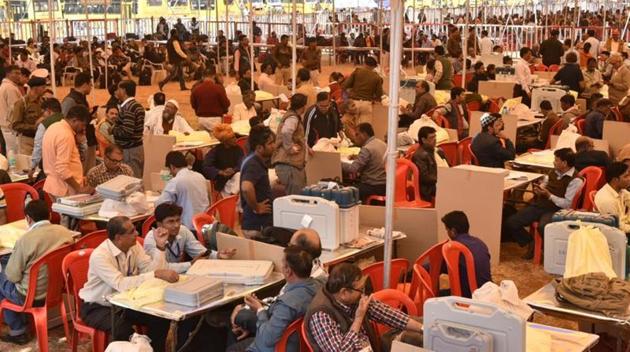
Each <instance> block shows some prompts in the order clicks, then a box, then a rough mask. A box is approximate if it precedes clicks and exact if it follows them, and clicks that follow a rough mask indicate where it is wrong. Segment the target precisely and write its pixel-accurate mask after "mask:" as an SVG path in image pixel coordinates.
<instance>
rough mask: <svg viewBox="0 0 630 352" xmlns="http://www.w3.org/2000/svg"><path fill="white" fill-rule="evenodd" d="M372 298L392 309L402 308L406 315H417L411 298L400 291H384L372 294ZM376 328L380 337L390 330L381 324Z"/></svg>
mask: <svg viewBox="0 0 630 352" xmlns="http://www.w3.org/2000/svg"><path fill="white" fill-rule="evenodd" d="M372 298H373V299H375V300H377V301H380V302H383V303H385V304H387V305H388V306H390V307H392V308H394V309H399V310H402V309H403V308H404V310H405V311H406V312H407V314H408V315H411V316H417V315H418V309H417V308H416V304H415V303H414V302H413V301H412V300H411V298H409V296H407V295H406V294H404V293H403V292H401V291H398V290H392V289H384V290H380V291H377V292H374V294H372ZM376 328H377V331H378V334H379V335H381V336H382V335H383V334H384V333H386V332H387V331H388V330H389V329H390V328H389V327H387V326H385V325H382V324H376Z"/></svg>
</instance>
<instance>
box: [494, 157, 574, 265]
mask: <svg viewBox="0 0 630 352" xmlns="http://www.w3.org/2000/svg"><path fill="white" fill-rule="evenodd" d="M553 154H554V157H555V159H554V162H553V166H554V169H553V170H551V171H550V172H549V175H548V176H547V179H546V181H544V182H543V183H542V184H534V193H535V194H536V198H535V199H534V201H533V202H532V203H530V204H529V205H528V206H527V207H525V208H523V209H521V210H519V211H518V212H517V213H516V214H514V215H512V216H510V217H509V218H508V219H507V221H506V223H505V230H506V231H507V232H508V233H507V234H506V235H507V236H511V237H512V238H514V239H515V240H516V242H517V243H518V244H520V245H521V246H525V245H528V250H527V253H526V254H525V256H524V257H523V259H531V258H533V257H534V246H533V241H534V239H533V238H532V236H531V235H530V234H529V231H528V230H526V229H525V227H526V226H529V225H531V224H532V223H534V222H536V221H538V232H539V233H540V235H541V236H543V238H544V229H545V226H546V225H547V224H548V223H549V222H551V217H552V216H553V214H554V213H555V212H556V211H558V210H560V209H569V208H571V205H572V203H573V198H575V196H576V195H577V193H578V191H579V190H580V189H581V188H582V184H583V183H584V181H583V180H582V179H581V178H580V177H579V176H578V173H577V171H576V170H575V153H573V151H572V150H571V149H570V148H561V149H558V150H556V151H555V152H554V153H553Z"/></svg>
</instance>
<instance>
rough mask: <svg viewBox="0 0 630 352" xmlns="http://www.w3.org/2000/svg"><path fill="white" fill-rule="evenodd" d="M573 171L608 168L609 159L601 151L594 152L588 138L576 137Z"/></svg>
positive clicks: (593, 146)
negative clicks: (587, 168)
mask: <svg viewBox="0 0 630 352" xmlns="http://www.w3.org/2000/svg"><path fill="white" fill-rule="evenodd" d="M575 151H576V153H575V169H576V170H577V171H578V172H579V171H582V169H584V168H585V167H587V166H598V167H602V168H604V170H606V168H607V167H608V164H609V163H610V158H608V154H606V152H605V151H603V150H595V145H594V144H593V141H592V140H591V139H590V138H588V137H584V136H581V137H578V139H576V140H575Z"/></svg>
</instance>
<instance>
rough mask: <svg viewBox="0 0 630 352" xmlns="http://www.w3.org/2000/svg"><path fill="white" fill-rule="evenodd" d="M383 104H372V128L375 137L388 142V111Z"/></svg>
mask: <svg viewBox="0 0 630 352" xmlns="http://www.w3.org/2000/svg"><path fill="white" fill-rule="evenodd" d="M388 108H389V107H388V106H383V104H381V103H375V104H372V128H374V137H376V138H378V139H380V140H383V141H385V140H387V109H388Z"/></svg>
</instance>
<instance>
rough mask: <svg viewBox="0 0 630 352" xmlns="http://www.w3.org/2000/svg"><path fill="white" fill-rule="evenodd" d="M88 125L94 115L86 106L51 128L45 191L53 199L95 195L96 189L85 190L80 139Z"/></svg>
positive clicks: (45, 159) (45, 146) (45, 144)
mask: <svg viewBox="0 0 630 352" xmlns="http://www.w3.org/2000/svg"><path fill="white" fill-rule="evenodd" d="M88 123H90V112H89V111H88V109H87V108H86V107H85V106H82V105H78V106H74V107H72V108H71V109H70V111H68V114H67V115H66V117H65V118H64V119H63V120H61V121H59V122H57V123H53V124H52V125H50V127H48V129H47V130H46V133H44V140H43V141H42V158H43V164H44V172H45V173H46V182H45V183H44V191H46V193H48V194H50V195H51V196H52V197H53V199H54V198H58V197H65V196H68V195H73V194H77V193H92V191H93V189H92V187H89V186H83V166H82V165H81V158H80V157H79V148H78V147H77V139H78V138H79V136H81V135H84V134H85V128H86V126H87V124H88Z"/></svg>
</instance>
